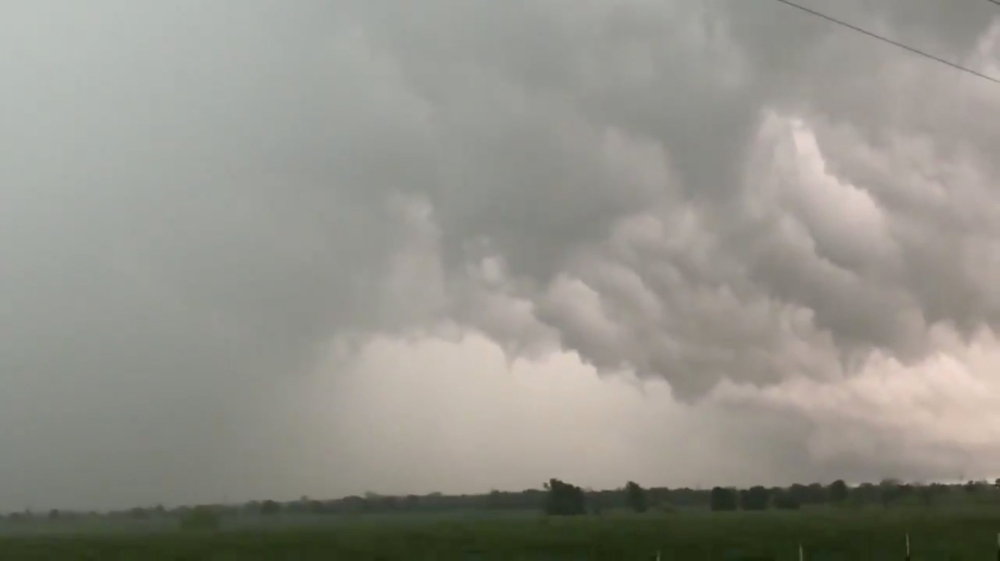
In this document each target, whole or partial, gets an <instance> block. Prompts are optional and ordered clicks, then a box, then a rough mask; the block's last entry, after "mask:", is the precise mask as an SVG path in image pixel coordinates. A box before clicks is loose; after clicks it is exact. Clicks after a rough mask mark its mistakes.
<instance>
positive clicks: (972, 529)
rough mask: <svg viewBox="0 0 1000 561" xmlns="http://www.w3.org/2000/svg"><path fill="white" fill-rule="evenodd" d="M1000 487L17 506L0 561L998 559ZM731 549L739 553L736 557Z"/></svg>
mask: <svg viewBox="0 0 1000 561" xmlns="http://www.w3.org/2000/svg"><path fill="white" fill-rule="evenodd" d="M998 529H1000V489H998V486H997V485H996V484H993V485H989V484H986V483H985V482H973V484H971V485H970V484H968V483H966V484H961V485H943V484H932V485H917V484H912V483H911V484H907V483H903V482H899V481H895V480H885V481H882V482H880V483H878V484H862V485H857V486H849V485H847V484H846V483H844V482H842V481H839V482H838V481H835V482H833V483H831V484H829V485H819V484H811V485H792V486H790V487H786V488H768V487H764V486H752V487H749V488H745V489H736V488H729V487H721V486H720V487H715V488H713V489H711V490H697V489H666V488H655V487H654V488H647V489H644V488H643V487H642V486H640V485H639V484H638V483H635V482H632V481H630V482H628V483H626V484H625V485H624V486H622V487H621V488H620V489H614V490H606V491H591V490H584V489H582V488H580V487H578V486H576V485H573V484H571V483H568V482H565V481H561V480H558V479H552V480H550V481H549V482H547V483H546V484H545V485H543V488H542V489H538V490H528V491H522V492H518V493H508V492H501V491H493V492H491V493H489V494H486V495H464V496H449V495H442V494H431V495H426V496H413V495H411V496H408V497H385V496H379V495H375V494H368V495H366V496H364V497H347V498H344V499H338V500H335V501H321V500H314V499H309V498H307V497H302V498H300V499H299V500H296V501H290V502H277V501H273V500H269V501H262V502H251V503H246V504H243V505H202V506H198V507H194V508H190V507H179V508H176V509H167V508H164V507H162V506H156V507H151V508H133V509H129V510H125V511H119V512H111V513H104V514H98V513H79V512H71V511H66V510H52V511H46V512H43V513H32V512H19V513H11V514H7V515H6V516H4V517H3V519H2V520H0V559H46V560H50V559H143V560H145V559H149V560H154V561H155V560H157V559H170V560H178V559H187V560H198V559H260V560H265V559H378V558H383V559H539V560H541V559H557V558H561V559H651V558H655V555H656V553H657V552H659V554H660V558H661V559H719V560H722V559H740V558H746V559H750V558H754V557H753V556H757V557H756V558H760V559H764V558H766V559H789V560H791V559H797V558H798V557H797V556H798V546H799V544H800V543H801V544H802V546H803V549H804V551H805V552H806V558H807V559H852V560H853V559H862V560H865V559H902V558H903V556H902V553H903V547H904V543H905V542H904V538H905V536H906V535H907V534H909V535H910V539H911V543H912V546H913V550H914V559H942V560H944V559H988V558H994V557H996V555H997V553H996V547H997V546H996V535H997V530H998ZM741 556H743V557H741Z"/></svg>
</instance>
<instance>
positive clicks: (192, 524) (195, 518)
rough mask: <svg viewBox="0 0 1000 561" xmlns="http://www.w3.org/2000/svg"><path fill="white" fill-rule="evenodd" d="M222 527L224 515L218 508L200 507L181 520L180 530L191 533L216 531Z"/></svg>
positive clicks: (187, 513) (186, 514)
mask: <svg viewBox="0 0 1000 561" xmlns="http://www.w3.org/2000/svg"><path fill="white" fill-rule="evenodd" d="M221 525H222V515H221V513H220V512H219V510H218V509H217V508H214V507H211V506H207V505H200V506H196V507H194V508H193V509H191V510H190V511H188V512H186V513H185V514H184V515H183V516H181V518H180V528H181V529H182V530H189V531H216V530H218V529H219V527H220V526H221Z"/></svg>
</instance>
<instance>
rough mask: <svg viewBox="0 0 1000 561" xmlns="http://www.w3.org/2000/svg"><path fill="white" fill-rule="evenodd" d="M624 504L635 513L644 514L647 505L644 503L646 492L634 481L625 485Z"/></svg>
mask: <svg viewBox="0 0 1000 561" xmlns="http://www.w3.org/2000/svg"><path fill="white" fill-rule="evenodd" d="M625 504H627V505H628V507H629V508H630V509H632V510H634V511H635V512H646V509H647V508H649V504H648V503H647V502H646V490H645V489H643V488H642V487H641V486H639V484H638V483H636V482H635V481H629V482H628V483H626V484H625Z"/></svg>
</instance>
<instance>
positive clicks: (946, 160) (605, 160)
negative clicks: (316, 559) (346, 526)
mask: <svg viewBox="0 0 1000 561" xmlns="http://www.w3.org/2000/svg"><path fill="white" fill-rule="evenodd" d="M802 3H803V4H804V5H806V6H808V7H811V8H814V9H818V10H820V11H823V12H824V13H827V14H829V15H831V16H834V17H837V18H841V19H843V20H845V21H848V22H851V23H853V24H855V25H860V26H862V27H864V28H866V29H870V30H872V31H875V32H878V33H882V34H885V35H886V36H888V37H891V38H893V39H894V40H897V41H901V42H904V43H906V44H907V45H912V46H915V47H918V48H920V49H923V50H926V51H929V52H932V53H934V54H935V55H937V56H940V57H942V58H946V59H948V60H951V61H954V62H956V63H959V64H962V65H965V66H967V67H968V68H970V69H973V70H976V71H978V72H982V73H985V74H990V75H994V76H1000V8H998V7H997V6H995V5H991V4H990V3H989V2H982V1H977V0H961V1H958V0H949V1H947V2H946V1H945V0H905V1H904V0H868V1H863V0H836V1H834V0H802ZM996 115H1000V85H998V84H996V83H992V82H989V81H987V80H984V79H981V78H977V77H975V76H972V75H970V74H968V73H963V72H959V71H957V70H955V69H953V68H949V67H947V66H946V65H943V64H939V63H936V62H933V61H930V60H927V59H925V58H922V57H918V56H915V55H914V54H912V53H909V52H906V51H904V50H902V49H897V48H895V47H892V46H890V45H886V44H884V43H880V42H878V41H875V40H873V39H870V38H868V37H865V36H863V35H860V34H858V33H855V32H853V31H850V30H847V29H844V28H842V27H838V26H835V25H832V24H830V23H829V22H826V21H823V20H822V19H819V18H816V17H813V16H810V15H808V14H805V13H802V12H800V11H798V10H795V9H792V8H790V7H788V6H786V5H783V4H782V3H780V2H776V1H774V0H707V1H706V0H656V1H652V0H505V1H503V2H487V1H485V0H472V1H470V0H424V1H422V2H419V3H416V2H411V1H408V0H364V1H361V0H336V1H327V0H323V1H321V0H296V1H295V2H282V1H279V0H217V1H214V2H210V3H206V2H201V1H195V0H175V1H172V2H162V3H150V2H132V1H125V0H94V1H92V2H87V3H82V2H77V3H65V2H31V3H28V2H3V3H0V130H3V131H5V134H3V135H2V136H0V451H2V453H0V509H3V510H14V509H22V508H33V509H43V508H53V507H58V508H86V509H103V508H119V507H130V506H137V505H153V504H157V503H163V504H167V505H177V504H184V503H203V502H217V501H223V500H226V501H244V500H251V499H261V500H262V499H268V498H273V499H293V498H298V497H299V496H302V495H308V496H310V497H338V496H343V495H348V494H360V493H363V492H366V491H370V492H376V493H385V494H392V493H397V494H404V493H427V492H434V491H440V492H453V493H473V492H487V491H489V490H490V489H509V490H520V489H524V488H539V487H540V486H541V483H542V482H543V481H546V480H548V479H549V478H551V477H558V478H562V479H566V480H568V481H571V482H573V483H576V484H578V485H581V486H584V487H595V488H598V487H604V488H612V487H619V486H621V485H623V484H624V482H625V481H627V480H630V479H631V480H636V481H639V482H640V483H642V484H644V485H662V486H670V487H680V486H712V485H749V484H755V483H762V484H768V485H787V484H790V483H792V482H803V483H808V482H812V481H820V482H829V481H832V480H834V479H838V478H844V479H847V480H849V481H865V480H868V481H877V480H879V479H882V478H886V477H896V478H901V479H907V480H920V481H925V480H936V479H943V480H955V479H967V478H979V477H993V476H996V475H997V474H996V471H995V467H993V466H996V465H997V462H1000V340H998V334H997V331H996V330H997V327H1000V193H998V190H997V189H998V187H997V186H998V185H1000V183H998V179H1000V163H998V161H997V158H996V154H997V153H1000V124H998V123H997V122H996V119H995V118H994V117H995V116H996Z"/></svg>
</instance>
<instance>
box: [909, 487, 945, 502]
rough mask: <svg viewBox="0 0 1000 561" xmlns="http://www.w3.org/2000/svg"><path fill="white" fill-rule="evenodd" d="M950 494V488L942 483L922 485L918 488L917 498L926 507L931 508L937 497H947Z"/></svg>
mask: <svg viewBox="0 0 1000 561" xmlns="http://www.w3.org/2000/svg"><path fill="white" fill-rule="evenodd" d="M947 493H948V486H947V485H942V484H940V483H931V484H930V485H920V486H919V487H917V488H916V494H917V498H919V499H920V503H921V504H922V505H924V506H931V505H932V504H933V503H934V500H935V499H936V498H937V497H940V496H942V495H945V494H947Z"/></svg>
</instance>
